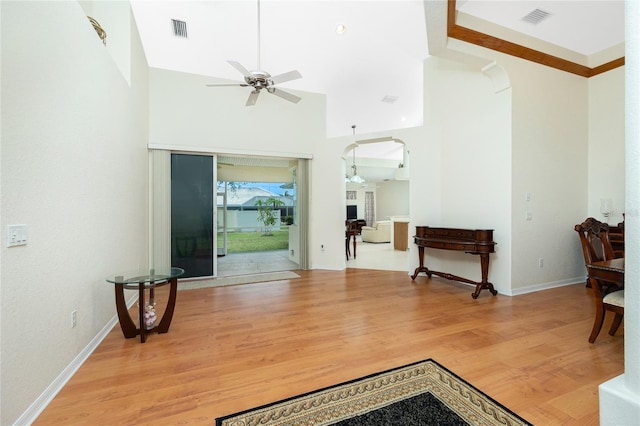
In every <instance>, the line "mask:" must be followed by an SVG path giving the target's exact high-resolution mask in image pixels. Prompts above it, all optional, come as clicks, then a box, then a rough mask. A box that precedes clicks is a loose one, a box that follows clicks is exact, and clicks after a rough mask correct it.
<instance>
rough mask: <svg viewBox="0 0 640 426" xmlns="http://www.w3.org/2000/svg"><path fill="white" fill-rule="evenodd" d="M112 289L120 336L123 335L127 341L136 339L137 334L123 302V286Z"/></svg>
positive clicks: (125, 303)
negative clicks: (113, 290) (114, 293)
mask: <svg viewBox="0 0 640 426" xmlns="http://www.w3.org/2000/svg"><path fill="white" fill-rule="evenodd" d="M114 288H115V291H116V311H117V312H118V320H119V322H120V328H121V329H122V334H124V337H126V338H127V339H130V338H132V337H136V335H137V334H138V333H137V330H136V325H135V324H134V322H133V320H132V319H131V315H129V310H128V309H127V302H126V301H125V300H124V286H122V285H116V286H115V287H114Z"/></svg>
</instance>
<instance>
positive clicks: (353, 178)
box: [349, 124, 365, 183]
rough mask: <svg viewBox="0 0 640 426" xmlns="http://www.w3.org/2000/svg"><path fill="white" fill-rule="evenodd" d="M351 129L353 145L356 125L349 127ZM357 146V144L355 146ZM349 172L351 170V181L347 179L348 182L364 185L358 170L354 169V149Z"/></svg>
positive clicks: (354, 148) (354, 149)
mask: <svg viewBox="0 0 640 426" xmlns="http://www.w3.org/2000/svg"><path fill="white" fill-rule="evenodd" d="M351 128H352V129H353V141H354V143H355V141H356V125H355V124H354V125H353V126H351ZM356 146H357V144H356ZM351 170H353V176H351V179H349V181H350V182H351V183H364V182H365V180H364V179H363V178H361V177H360V176H358V170H357V169H356V147H355V146H354V147H353V165H352V166H351Z"/></svg>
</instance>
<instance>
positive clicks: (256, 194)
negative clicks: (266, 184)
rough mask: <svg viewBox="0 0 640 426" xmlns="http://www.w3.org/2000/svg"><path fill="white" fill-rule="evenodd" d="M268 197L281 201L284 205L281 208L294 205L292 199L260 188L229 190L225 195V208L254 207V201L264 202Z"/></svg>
mask: <svg viewBox="0 0 640 426" xmlns="http://www.w3.org/2000/svg"><path fill="white" fill-rule="evenodd" d="M269 197H274V198H276V199H278V200H280V201H282V202H283V203H284V204H283V205H282V207H286V206H292V205H294V199H293V197H285V196H282V195H277V194H274V193H273V192H271V191H267V190H266V189H262V188H252V187H243V188H237V189H235V190H229V192H228V195H227V207H254V206H255V205H256V201H258V200H266V199H268V198H269Z"/></svg>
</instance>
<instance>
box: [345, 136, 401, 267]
mask: <svg viewBox="0 0 640 426" xmlns="http://www.w3.org/2000/svg"><path fill="white" fill-rule="evenodd" d="M342 158H343V160H344V162H345V194H346V195H345V219H346V220H358V221H359V222H362V221H365V222H366V227H365V228H364V229H363V231H362V232H361V233H360V234H359V235H357V236H356V256H355V258H354V256H353V254H354V253H353V249H352V247H353V243H352V242H351V245H350V250H349V252H350V256H348V259H347V260H346V266H347V267H348V268H365V269H387V270H402V271H404V270H408V269H409V251H408V229H409V220H410V218H409V185H410V180H409V151H408V149H407V146H406V144H405V142H404V141H402V140H400V139H396V138H393V137H386V138H375V139H366V140H358V141H356V142H355V143H352V144H350V145H348V146H347V147H346V148H345V150H344V152H343V156H342ZM354 175H355V176H356V178H355V179H354ZM370 228H375V229H370ZM401 233H403V234H401ZM363 234H364V235H363ZM404 240H407V241H404Z"/></svg>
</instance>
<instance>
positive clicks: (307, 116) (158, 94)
mask: <svg viewBox="0 0 640 426" xmlns="http://www.w3.org/2000/svg"><path fill="white" fill-rule="evenodd" d="M149 76H150V79H149V81H150V83H149V84H150V90H151V93H150V97H149V99H150V116H151V119H150V123H149V129H150V137H149V144H150V145H151V147H169V148H175V149H185V150H203V151H206V152H218V153H232V154H244V153H247V154H254V155H256V154H261V155H267V156H285V157H292V158H298V157H300V158H310V156H311V155H312V154H313V152H314V149H315V146H317V145H319V144H321V142H322V141H324V139H325V125H324V120H325V99H324V96H322V95H317V94H313V93H302V92H296V94H298V95H300V96H301V97H302V100H301V101H300V102H299V103H297V104H293V103H291V102H287V101H285V100H284V99H281V98H279V97H277V96H274V95H271V94H268V93H266V92H264V93H262V94H261V95H260V97H259V98H258V101H257V102H256V104H255V105H254V106H251V107H247V106H245V102H246V99H247V97H248V96H249V93H250V90H248V89H247V88H246V87H206V86H205V85H206V84H209V83H215V82H218V81H220V80H216V79H213V78H210V77H206V76H202V75H195V74H186V73H181V72H177V71H168V70H161V69H157V68H152V69H150V71H149Z"/></svg>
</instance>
